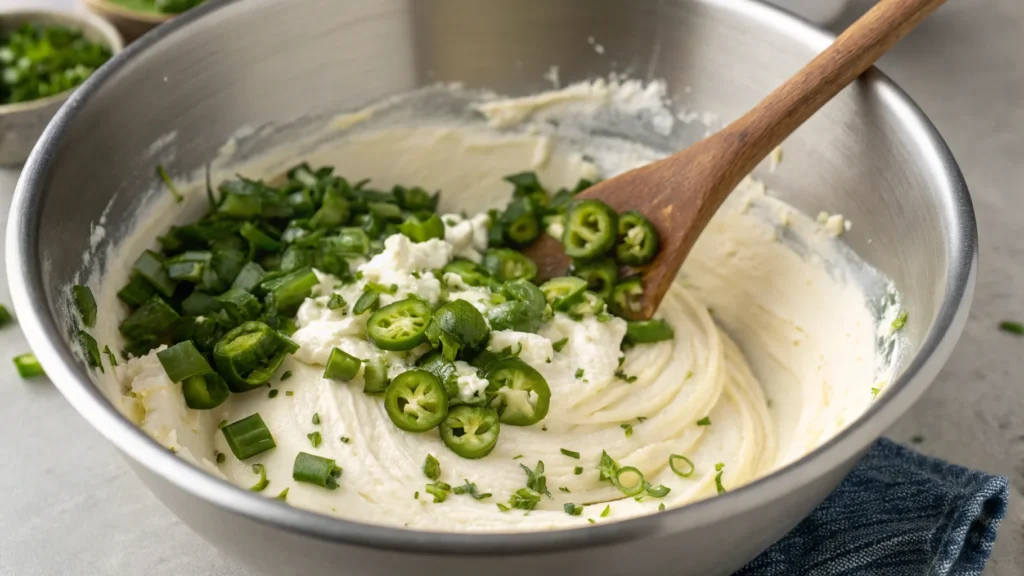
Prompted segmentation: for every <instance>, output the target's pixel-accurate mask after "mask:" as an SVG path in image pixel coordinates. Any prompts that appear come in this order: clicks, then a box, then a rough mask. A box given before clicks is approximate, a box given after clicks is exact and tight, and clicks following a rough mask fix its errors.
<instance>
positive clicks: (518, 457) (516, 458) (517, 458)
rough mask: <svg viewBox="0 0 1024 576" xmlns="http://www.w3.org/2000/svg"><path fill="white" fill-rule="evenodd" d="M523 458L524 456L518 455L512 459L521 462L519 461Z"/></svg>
mask: <svg viewBox="0 0 1024 576" xmlns="http://www.w3.org/2000/svg"><path fill="white" fill-rule="evenodd" d="M522 457H523V455H522V454H516V455H515V456H513V457H512V459H513V460H519V459H520V458H522Z"/></svg>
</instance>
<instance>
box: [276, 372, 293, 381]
mask: <svg viewBox="0 0 1024 576" xmlns="http://www.w3.org/2000/svg"><path fill="white" fill-rule="evenodd" d="M291 377H292V371H291V370H285V371H284V374H281V379H280V380H279V382H284V381H285V380H287V379H289V378H291Z"/></svg>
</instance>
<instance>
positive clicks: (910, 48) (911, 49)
mask: <svg viewBox="0 0 1024 576" xmlns="http://www.w3.org/2000/svg"><path fill="white" fill-rule="evenodd" d="M0 3H2V5H3V6H4V7H7V6H26V5H27V6H40V5H51V6H69V5H70V4H71V0H0ZM870 4H871V0H854V2H852V4H851V8H850V9H849V10H848V11H847V15H846V19H847V20H850V19H852V18H853V17H855V15H856V13H857V12H858V11H863V10H864V9H866V7H867V6H869V5H870ZM1022 55H1024V3H1022V2H1021V1H1020V0H956V1H954V2H950V3H949V4H948V5H947V6H946V7H945V8H943V9H942V10H940V11H939V12H938V13H937V14H936V15H935V16H934V17H933V18H931V19H930V20H929V21H927V22H925V23H924V24H923V25H922V27H921V29H919V30H918V31H916V32H914V33H913V34H912V35H911V36H910V37H909V38H908V39H907V40H906V41H904V42H903V43H902V44H901V45H900V46H898V47H897V48H896V49H895V50H894V51H893V53H892V54H890V55H889V56H887V57H886V58H885V59H884V60H883V61H882V64H881V66H882V68H883V69H884V70H885V71H886V72H888V73H889V74H890V75H891V76H892V77H893V79H894V80H896V82H898V83H899V84H900V85H901V86H903V88H904V89H906V90H907V92H909V93H910V95H911V96H912V97H913V98H914V99H915V100H917V102H918V103H919V104H920V105H921V107H922V108H924V110H925V112H926V113H927V114H928V115H929V116H930V117H931V118H932V120H933V121H934V122H935V123H936V125H938V127H939V130H940V131H941V132H942V134H943V135H944V136H945V138H946V139H947V141H948V142H949V145H950V147H951V148H952V149H953V153H954V154H955V155H956V157H957V159H958V160H959V162H960V165H961V167H962V169H963V172H964V174H965V176H966V177H967V181H968V184H969V185H970V187H971V191H972V193H973V196H974V202H975V209H976V210H977V213H978V219H979V228H980V233H981V273H980V276H979V281H978V291H977V296H976V298H975V302H974V307H973V309H972V313H971V319H970V321H969V322H968V324H967V328H966V330H965V332H964V336H963V338H962V339H961V340H960V343H959V345H958V346H957V348H956V350H955V351H954V353H953V356H952V358H951V360H950V362H949V364H948V365H947V366H946V368H945V369H944V370H943V372H942V373H941V375H940V376H939V378H938V380H937V381H936V382H935V384H934V385H933V386H932V388H931V389H930V390H929V392H928V393H927V394H926V395H925V397H924V398H923V399H922V400H921V401H920V402H919V403H918V404H917V405H916V406H915V407H914V408H913V409H912V410H911V412H910V413H908V414H907V415H906V416H905V417H904V418H903V419H902V420H901V421H900V422H899V423H898V424H897V425H896V426H895V427H894V428H893V429H892V430H890V431H889V435H890V436H891V437H892V438H894V439H896V440H901V441H907V440H908V439H909V438H910V437H912V436H917V435H919V436H922V437H923V438H924V441H923V442H922V443H921V444H920V445H918V446H917V448H918V449H919V450H921V451H922V452H924V453H926V454H929V455H932V456H938V457H942V458H945V459H948V460H951V461H953V462H956V463H958V464H962V465H965V466H970V467H972V468H978V469H982V470H985V471H988V472H991V473H996V474H1002V475H1006V476H1009V477H1010V479H1011V485H1012V488H1011V493H1012V494H1011V506H1010V512H1009V514H1008V516H1007V519H1006V520H1005V521H1004V523H1003V526H1002V529H1001V530H1000V534H999V540H998V541H997V543H996V550H995V553H994V555H993V557H992V560H991V561H990V562H989V566H988V569H987V570H986V572H985V574H986V575H987V576H1019V575H1020V574H1024V552H1022V551H1024V386H1022V385H1021V384H1020V382H1021V376H1020V375H1021V374H1022V373H1024V338H1016V337H1013V336H1010V335H1007V334H1004V333H1001V332H999V331H998V330H997V329H996V324H997V323H998V322H999V321H1000V320H1002V319H1007V318H1014V319H1018V320H1024V241H1022V240H1021V238H1024V219H1022V217H1021V214H1022V213H1024V195H1022V193H1021V182H1024V163H1022V158H1024V57H1022ZM17 176H18V173H17V171H15V170H9V169H7V170H4V169H0V214H4V215H6V213H7V209H8V207H9V206H10V200H11V194H12V192H13V189H14V185H15V182H16V179H17ZM5 228H6V219H5V218H4V219H0V232H2V229H5ZM2 238H3V236H2V234H0V243H2ZM0 254H2V251H0ZM0 302H3V303H5V304H9V303H10V297H9V294H8V290H7V285H6V282H3V283H2V284H0ZM27 349H28V347H27V345H26V343H25V341H24V339H23V338H22V337H21V335H20V333H18V331H17V329H15V328H7V329H4V330H2V331H0V386H2V387H3V398H4V401H3V402H2V403H0V462H7V463H9V466H8V467H7V469H5V471H4V473H3V474H0V527H2V529H3V537H2V538H0V573H2V574H12V575H14V574H17V575H19V576H30V575H37V574H76V575H80V576H87V575H93V574H96V575H120V574H143V573H144V574H147V575H149V576H165V575H166V576H198V575H206V574H220V575H225V576H240V575H243V574H245V571H243V569H242V568H240V567H239V566H238V565H237V564H236V563H235V562H234V561H233V560H231V559H229V558H226V557H224V556H223V555H222V554H220V553H219V552H217V551H216V550H215V549H214V548H213V547H211V546H210V545H208V544H206V543H205V542H203V541H202V540H200V539H199V537H197V536H195V535H194V534H193V533H192V532H191V531H190V530H189V529H188V528H186V527H185V526H184V525H183V524H182V523H181V522H179V521H178V520H177V519H176V518H175V517H174V516H173V515H172V514H171V513H170V512H168V511H167V510H166V509H165V508H164V507H163V506H162V505H161V504H160V503H159V502H158V501H157V500H156V499H155V498H154V497H153V496H151V495H150V494H149V492H148V491H147V490H146V489H145V488H144V487H143V486H142V484H141V483H140V482H139V481H138V480H136V479H135V477H134V476H133V475H132V474H131V472H130V471H129V468H128V466H127V465H126V464H125V463H124V461H123V460H122V459H121V458H120V456H119V455H118V454H117V452H116V451H115V450H114V448H113V447H111V446H110V444H108V443H107V442H106V441H104V440H103V439H102V438H101V437H100V435H99V434H98V433H96V432H94V431H93V430H92V429H91V428H90V427H89V426H88V425H87V424H86V423H85V421H84V420H82V419H81V418H80V417H79V416H78V415H77V414H76V413H75V412H74V411H73V410H72V409H71V407H70V406H68V404H67V403H66V402H64V400H63V398H62V397H61V396H60V394H59V393H58V392H57V390H56V389H55V388H53V387H52V386H51V385H50V384H49V383H48V382H46V381H45V379H44V380H39V381H34V382H22V381H21V380H19V378H18V377H17V375H16V373H15V371H14V368H13V365H12V364H11V358H12V357H13V356H15V355H17V354H19V353H21V352H24V351H27Z"/></svg>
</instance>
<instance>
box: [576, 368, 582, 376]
mask: <svg viewBox="0 0 1024 576" xmlns="http://www.w3.org/2000/svg"><path fill="white" fill-rule="evenodd" d="M576 378H577V379H578V378H583V368H577V369H576Z"/></svg>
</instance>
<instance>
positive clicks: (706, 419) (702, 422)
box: [697, 416, 711, 426]
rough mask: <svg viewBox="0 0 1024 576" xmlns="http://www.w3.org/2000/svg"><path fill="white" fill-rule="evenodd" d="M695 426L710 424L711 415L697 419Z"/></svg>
mask: <svg viewBox="0 0 1024 576" xmlns="http://www.w3.org/2000/svg"><path fill="white" fill-rule="evenodd" d="M697 426H711V417H710V416H705V417H703V418H701V419H700V420H697Z"/></svg>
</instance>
